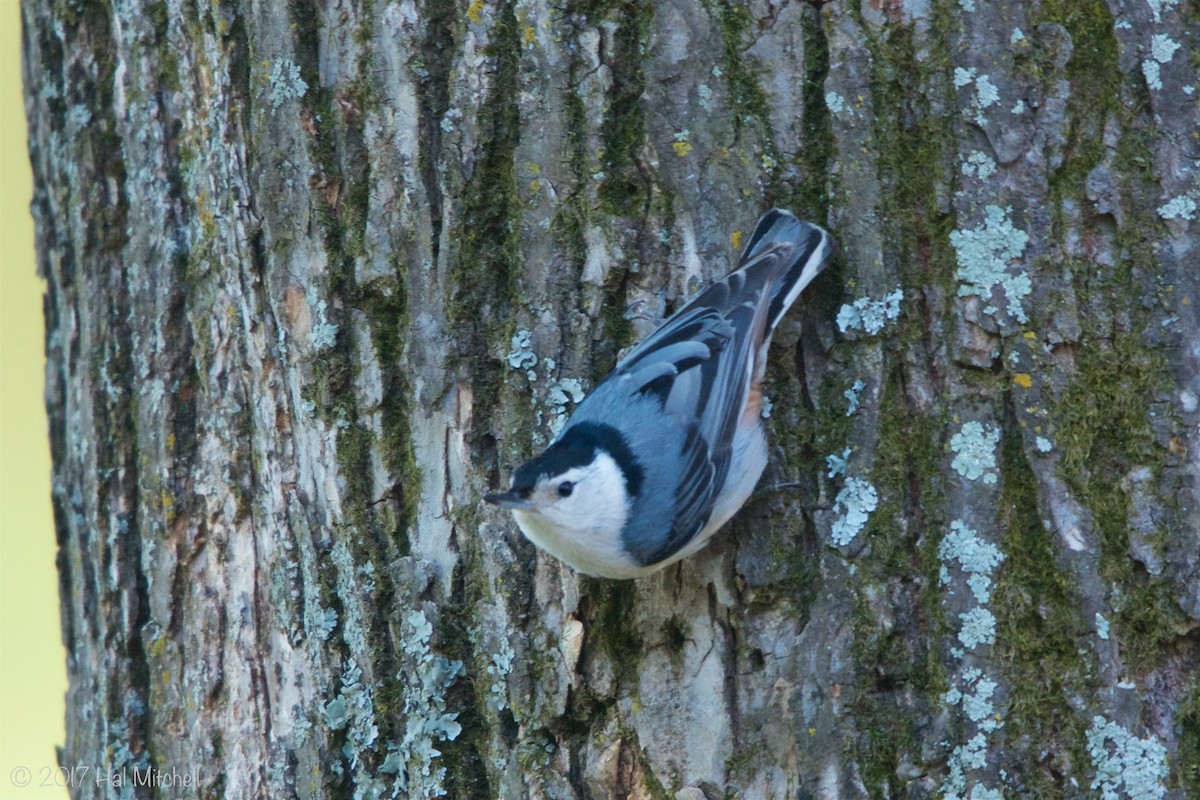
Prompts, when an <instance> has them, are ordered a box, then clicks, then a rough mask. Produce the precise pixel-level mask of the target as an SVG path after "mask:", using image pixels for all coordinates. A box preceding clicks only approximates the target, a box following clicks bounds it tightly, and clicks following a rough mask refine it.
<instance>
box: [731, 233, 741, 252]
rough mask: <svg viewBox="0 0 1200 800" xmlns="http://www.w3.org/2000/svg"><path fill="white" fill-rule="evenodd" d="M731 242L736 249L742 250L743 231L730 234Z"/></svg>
mask: <svg viewBox="0 0 1200 800" xmlns="http://www.w3.org/2000/svg"><path fill="white" fill-rule="evenodd" d="M729 244H730V245H732V246H733V249H734V250H741V249H742V232H741V231H734V232H733V233H731V234H729Z"/></svg>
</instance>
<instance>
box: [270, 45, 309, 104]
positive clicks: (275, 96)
mask: <svg viewBox="0 0 1200 800" xmlns="http://www.w3.org/2000/svg"><path fill="white" fill-rule="evenodd" d="M307 91H308V84H307V83H306V82H305V81H304V79H303V78H301V77H300V67H299V66H298V65H297V64H296V62H294V61H292V60H291V59H288V58H277V59H275V60H274V61H273V62H272V63H271V72H270V73H269V74H268V75H267V86H266V93H267V103H268V104H269V105H270V106H271V113H272V114H274V113H275V112H276V111H278V110H279V107H280V106H282V105H283V103H284V102H285V101H287V100H291V99H299V98H301V97H304V95H305V93H306V92H307Z"/></svg>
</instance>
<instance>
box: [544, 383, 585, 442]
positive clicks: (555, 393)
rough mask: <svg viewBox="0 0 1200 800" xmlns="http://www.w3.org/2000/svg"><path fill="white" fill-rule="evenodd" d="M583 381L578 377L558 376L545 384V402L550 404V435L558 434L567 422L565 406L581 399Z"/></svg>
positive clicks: (582, 395)
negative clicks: (558, 377)
mask: <svg viewBox="0 0 1200 800" xmlns="http://www.w3.org/2000/svg"><path fill="white" fill-rule="evenodd" d="M583 397H584V391H583V383H582V382H580V380H579V379H578V378H560V379H555V380H551V381H550V382H549V383H548V384H547V385H546V402H547V403H548V404H549V406H550V435H551V436H558V434H559V433H560V432H561V431H562V429H563V426H564V425H566V424H567V417H568V414H567V406H568V405H574V404H576V403H579V402H580V401H581V400H583Z"/></svg>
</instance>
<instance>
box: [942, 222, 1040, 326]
mask: <svg viewBox="0 0 1200 800" xmlns="http://www.w3.org/2000/svg"><path fill="white" fill-rule="evenodd" d="M1011 210H1012V209H1010V208H1001V207H999V206H993V205H989V206H987V207H986V208H985V209H984V220H983V222H982V223H980V224H979V225H978V226H977V227H975V228H970V229H968V230H956V231H951V233H950V243H951V244H952V245H953V246H954V254H955V257H956V258H957V261H958V271H957V272H956V273H955V277H956V278H957V279H958V280H959V282H960V283H961V284H962V285H961V286H959V287H958V295H959V297H965V296H967V295H976V296H978V297H980V298H982V299H983V300H990V299H991V296H992V292H993V291H994V290H995V289H997V288H1001V289H1003V290H1004V295H1005V297H1006V298H1007V300H1008V308H1007V310H1008V314H1009V316H1011V317H1012V318H1013V319H1015V320H1017V321H1018V322H1028V321H1029V318H1028V317H1027V316H1026V315H1025V309H1024V308H1023V307H1022V305H1021V300H1022V298H1024V297H1027V296H1028V295H1029V293H1030V292H1031V291H1032V290H1033V284H1032V283H1031V281H1030V280H1029V276H1028V275H1026V274H1025V273H1023V272H1021V273H1017V274H1015V275H1013V274H1009V272H1008V267H1009V264H1011V263H1012V262H1013V261H1015V260H1017V259H1018V258H1020V257H1021V254H1022V253H1024V252H1025V246H1026V245H1027V244H1029V235H1028V234H1027V233H1025V231H1023V230H1020V229H1019V228H1016V227H1015V226H1014V225H1013V224H1012V222H1011V221H1010V220H1009V218H1008V214H1009V212H1010V211H1011ZM984 312H986V313H988V314H992V315H995V314H996V313H997V309H996V308H995V307H994V306H992V305H990V304H989V305H988V306H985V307H984Z"/></svg>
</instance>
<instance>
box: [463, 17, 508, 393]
mask: <svg viewBox="0 0 1200 800" xmlns="http://www.w3.org/2000/svg"><path fill="white" fill-rule="evenodd" d="M490 38H491V44H490V45H489V47H488V54H489V56H491V57H492V58H493V59H495V64H496V73H495V79H494V83H493V88H492V92H491V94H490V95H489V97H488V100H487V103H486V105H485V106H484V108H483V109H482V111H481V113H480V126H479V127H480V137H479V138H480V140H481V141H482V142H483V145H482V147H481V153H480V157H479V160H478V161H477V162H476V165H475V170H474V172H473V173H472V174H471V176H470V178H469V180H468V181H467V183H466V186H464V187H463V210H462V225H461V228H460V229H459V231H458V233H457V236H456V239H457V241H458V245H459V247H458V252H457V253H455V254H454V256H453V257H452V263H451V268H450V297H449V300H448V305H447V316H448V317H449V320H450V323H451V328H453V329H454V330H456V331H458V341H459V352H460V354H461V355H462V356H463V357H464V358H466V359H467V361H468V364H469V365H470V368H471V369H472V370H473V371H474V372H475V373H476V386H477V391H478V388H479V386H480V385H481V384H483V385H491V386H494V385H495V384H496V382H497V381H498V377H499V370H498V368H497V366H496V365H495V363H494V362H493V361H492V360H491V359H488V358H487V356H486V354H487V353H488V352H489V351H490V350H492V349H493V348H492V346H491V345H492V343H494V342H498V341H502V340H504V339H505V334H506V333H509V331H510V329H511V326H512V323H511V319H512V307H513V305H514V304H515V303H516V299H517V298H516V281H517V275H518V274H519V273H520V269H521V252H520V229H519V225H520V216H519V214H520V198H519V196H518V193H517V182H516V167H515V163H514V152H515V150H516V146H517V141H518V136H519V134H520V119H519V114H518V111H517V92H518V90H519V87H518V84H517V66H518V61H519V58H520V31H519V27H518V25H517V21H516V16H515V14H514V11H513V3H512V2H505V3H503V4H502V5H501V7H500V9H499V11H498V12H497V15H496V23H495V25H494V27H493V30H492V31H491V35H490ZM483 362H488V363H487V364H486V365H485V364H484V363H483ZM486 399H487V398H486V397H485V398H480V397H479V396H478V394H477V397H476V408H488V406H487V405H485V404H484V400H486Z"/></svg>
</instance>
